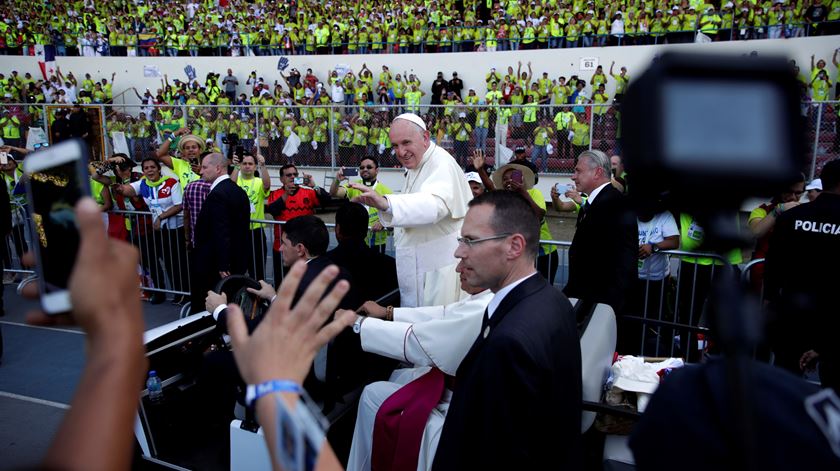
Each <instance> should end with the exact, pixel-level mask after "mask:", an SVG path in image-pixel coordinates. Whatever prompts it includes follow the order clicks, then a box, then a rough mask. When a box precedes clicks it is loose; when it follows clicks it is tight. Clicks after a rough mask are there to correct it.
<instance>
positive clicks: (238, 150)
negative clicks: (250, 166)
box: [235, 146, 245, 157]
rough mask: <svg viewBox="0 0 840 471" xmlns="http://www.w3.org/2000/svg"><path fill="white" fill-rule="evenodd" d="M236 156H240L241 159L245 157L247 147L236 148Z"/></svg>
mask: <svg viewBox="0 0 840 471" xmlns="http://www.w3.org/2000/svg"><path fill="white" fill-rule="evenodd" d="M235 155H238V156H240V157H242V156H243V155H245V147H244V146H236V153H235Z"/></svg>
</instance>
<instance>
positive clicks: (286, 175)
mask: <svg viewBox="0 0 840 471" xmlns="http://www.w3.org/2000/svg"><path fill="white" fill-rule="evenodd" d="M283 176H284V177H286V178H290V177H296V176H298V174H297V172H295V173H287V174H285V175H283Z"/></svg>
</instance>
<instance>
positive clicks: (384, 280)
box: [327, 240, 399, 309]
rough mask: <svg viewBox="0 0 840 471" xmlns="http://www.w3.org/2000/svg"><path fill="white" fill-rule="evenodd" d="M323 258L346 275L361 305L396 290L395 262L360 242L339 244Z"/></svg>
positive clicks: (344, 241)
mask: <svg viewBox="0 0 840 471" xmlns="http://www.w3.org/2000/svg"><path fill="white" fill-rule="evenodd" d="M327 257H329V258H330V259H331V260H332V261H334V262H335V264H336V265H338V266H340V267H341V268H344V269H346V270H347V271H348V272H350V275H351V276H352V277H353V290H354V291H355V294H356V295H357V296H358V298H359V301H360V302H362V303H363V302H365V301H376V300H377V299H379V298H381V297H383V296H385V295H386V294H388V293H390V292H392V291H394V290H395V289H398V288H399V283H398V282H397V262H396V260H394V258H393V257H389V256H388V255H385V254H382V253H380V252H379V251H378V250H375V249H372V248H370V247H368V246H367V245H365V243H364V241H363V240H343V241H340V242H339V243H338V247H336V248H334V249H332V250H330V251H329V252H327ZM358 307H360V306H355V307H354V309H356V308H358Z"/></svg>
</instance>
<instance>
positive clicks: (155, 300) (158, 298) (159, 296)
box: [149, 293, 166, 304]
mask: <svg viewBox="0 0 840 471" xmlns="http://www.w3.org/2000/svg"><path fill="white" fill-rule="evenodd" d="M164 301H166V295H165V294H163V293H155V294H153V295H152V298H151V299H149V302H150V303H152V304H162V303H163V302H164Z"/></svg>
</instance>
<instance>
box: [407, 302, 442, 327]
mask: <svg viewBox="0 0 840 471" xmlns="http://www.w3.org/2000/svg"><path fill="white" fill-rule="evenodd" d="M444 309H445V307H444V306H423V307H403V308H400V307H398V308H395V309H394V322H408V323H411V324H413V323H415V322H424V321H428V320H432V319H442V318H443V313H444Z"/></svg>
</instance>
